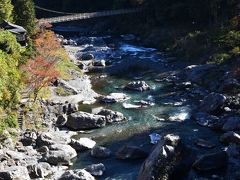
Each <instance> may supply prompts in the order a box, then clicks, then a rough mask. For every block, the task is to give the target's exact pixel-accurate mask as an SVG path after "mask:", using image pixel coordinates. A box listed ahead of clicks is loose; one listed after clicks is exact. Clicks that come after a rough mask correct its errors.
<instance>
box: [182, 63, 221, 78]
mask: <svg viewBox="0 0 240 180" xmlns="http://www.w3.org/2000/svg"><path fill="white" fill-rule="evenodd" d="M216 68H217V66H216V65H213V64H204V65H191V66H188V67H186V68H185V69H184V73H185V74H186V76H187V77H186V78H187V79H188V80H190V81H192V82H195V83H201V81H202V79H203V78H204V77H205V76H206V75H207V74H209V72H211V71H214V70H216Z"/></svg>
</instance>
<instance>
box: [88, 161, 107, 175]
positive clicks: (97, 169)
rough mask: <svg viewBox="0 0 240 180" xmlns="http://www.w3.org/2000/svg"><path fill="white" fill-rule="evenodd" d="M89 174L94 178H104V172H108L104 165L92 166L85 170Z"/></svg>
mask: <svg viewBox="0 0 240 180" xmlns="http://www.w3.org/2000/svg"><path fill="white" fill-rule="evenodd" d="M84 169H85V170H86V171H87V172H89V173H90V174H91V175H93V176H102V175H103V173H104V171H105V170H106V168H105V166H104V164H102V163H100V164H92V165H89V166H87V167H86V168H84Z"/></svg>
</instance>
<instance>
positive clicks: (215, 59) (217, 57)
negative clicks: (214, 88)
mask: <svg viewBox="0 0 240 180" xmlns="http://www.w3.org/2000/svg"><path fill="white" fill-rule="evenodd" d="M229 59H231V56H230V55H229V54H227V53H217V54H214V55H213V56H212V57H210V60H209V61H208V63H212V64H223V63H226V62H227V60H229Z"/></svg>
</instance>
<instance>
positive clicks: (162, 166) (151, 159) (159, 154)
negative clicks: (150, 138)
mask: <svg viewBox="0 0 240 180" xmlns="http://www.w3.org/2000/svg"><path fill="white" fill-rule="evenodd" d="M192 162H193V155H192V151H191V150H190V149H188V148H186V146H184V145H183V144H182V141H181V139H180V137H179V136H177V135H173V134H168V135H166V136H165V137H164V138H162V139H161V140H160V141H159V142H158V144H157V145H156V146H155V148H154V149H153V151H152V152H151V154H150V155H149V156H148V158H147V159H146V160H145V161H144V163H143V164H142V167H141V168H140V171H139V174H138V178H137V179H138V180H152V179H182V178H181V176H183V175H185V173H186V172H188V170H189V169H190V168H191V165H192Z"/></svg>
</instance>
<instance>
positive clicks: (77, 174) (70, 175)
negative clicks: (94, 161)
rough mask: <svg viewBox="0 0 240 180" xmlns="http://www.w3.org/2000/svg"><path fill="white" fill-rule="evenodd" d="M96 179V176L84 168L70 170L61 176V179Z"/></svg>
mask: <svg viewBox="0 0 240 180" xmlns="http://www.w3.org/2000/svg"><path fill="white" fill-rule="evenodd" d="M70 179H74V180H95V178H94V177H93V176H92V175H91V174H90V173H89V172H87V171H86V170H84V169H76V170H68V171H66V172H65V173H63V175H62V176H61V177H60V178H59V180H70Z"/></svg>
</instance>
